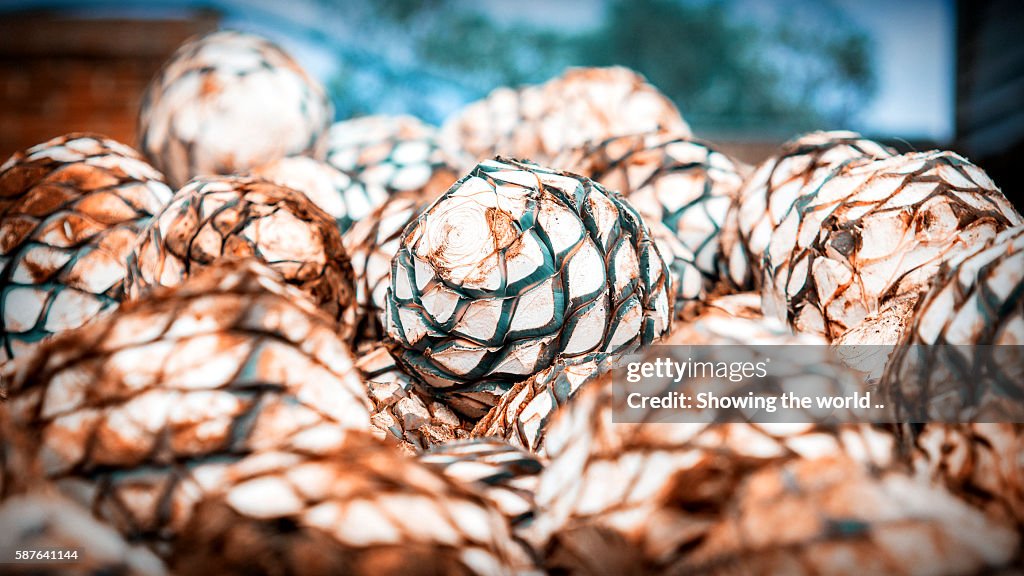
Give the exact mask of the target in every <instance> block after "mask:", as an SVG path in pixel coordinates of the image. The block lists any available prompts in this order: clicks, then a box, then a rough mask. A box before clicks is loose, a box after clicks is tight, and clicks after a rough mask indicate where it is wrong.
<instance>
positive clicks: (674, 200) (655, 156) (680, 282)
mask: <svg viewBox="0 0 1024 576" xmlns="http://www.w3.org/2000/svg"><path fill="white" fill-rule="evenodd" d="M554 165H555V166H557V167H558V168H559V169H562V170H566V171H569V172H573V173H576V174H582V175H584V176H586V177H588V178H592V179H593V180H596V181H598V182H600V183H601V184H602V185H603V186H604V187H606V188H608V189H610V190H615V191H616V192H619V193H621V194H622V195H623V196H625V197H627V198H628V199H629V202H630V203H631V204H632V205H633V206H634V207H636V209H637V211H638V212H640V215H641V216H643V217H644V220H645V221H646V222H648V223H649V224H650V225H651V226H652V228H653V227H654V223H656V222H657V223H660V224H662V225H664V227H665V228H667V229H668V230H669V231H671V233H672V234H674V235H675V237H676V239H675V240H674V241H671V240H664V241H663V242H664V243H665V244H667V245H665V246H664V247H663V246H659V247H662V248H663V249H662V253H668V254H671V255H672V257H671V258H670V259H671V260H672V261H673V265H672V269H673V272H674V273H675V274H676V275H677V278H676V280H677V282H675V284H676V306H677V307H680V308H681V307H682V306H683V305H684V304H685V303H687V302H690V301H693V300H700V299H703V297H704V295H705V291H711V290H714V289H715V288H716V287H717V286H718V285H719V284H721V283H723V281H725V280H726V279H727V277H728V271H727V270H726V267H727V264H726V261H725V255H724V254H723V253H722V249H721V243H720V242H719V239H720V235H721V232H722V230H723V228H725V225H726V222H727V221H728V219H729V217H730V214H731V209H732V207H733V206H734V204H735V202H736V198H737V197H738V195H739V190H740V187H741V186H742V184H743V176H744V173H745V171H746V168H745V167H744V166H743V165H741V164H739V163H737V162H735V161H733V160H732V159H731V158H729V157H728V156H726V155H725V154H723V153H721V152H719V151H718V150H715V149H714V148H712V147H711V146H709V145H707V144H705V143H703V142H700V141H697V140H693V139H691V138H687V137H681V136H679V135H675V134H658V133H647V134H639V135H628V136H616V137H613V138H608V139H605V140H601V141H595V142H589V143H587V144H585V145H583V146H580V147H578V148H573V149H571V150H568V151H566V152H565V153H563V154H562V155H561V156H559V158H558V159H556V160H555V162H554ZM655 235H656V236H658V234H657V233H656V234H655ZM694 269H696V273H694Z"/></svg>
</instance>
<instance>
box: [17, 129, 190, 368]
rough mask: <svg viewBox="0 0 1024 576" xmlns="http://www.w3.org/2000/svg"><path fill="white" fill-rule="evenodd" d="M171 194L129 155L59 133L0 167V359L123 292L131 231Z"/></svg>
mask: <svg viewBox="0 0 1024 576" xmlns="http://www.w3.org/2000/svg"><path fill="white" fill-rule="evenodd" d="M170 198H171V190H170V189H169V188H168V187H167V185H166V184H164V180H163V176H161V175H160V173H158V172H157V171H156V170H154V169H153V168H152V167H151V166H150V165H149V164H146V162H145V161H143V160H142V157H141V156H139V154H138V153H137V152H135V151H134V150H132V149H131V148H128V147H127V146H124V145H123V144H120V143H118V142H115V141H113V140H110V139H107V138H104V137H102V136H97V135H90V134H68V135H66V136H61V137H58V138H54V139H53V140H50V141H48V142H44V143H42V144H39V145H38V146H33V147H32V148H29V149H27V150H24V151H22V152H18V153H16V154H15V155H14V156H12V157H11V158H9V159H8V160H7V161H6V162H4V164H3V166H0V265H2V272H0V289H2V309H3V313H2V315H0V322H2V325H0V326H2V330H0V338H2V343H3V349H2V350H0V360H7V359H9V358H12V357H15V356H20V355H22V354H24V353H26V352H27V351H28V349H30V348H32V347H34V346H35V345H36V344H37V343H38V342H40V341H41V340H43V339H45V338H47V337H48V336H50V335H51V334H54V333H58V332H62V331H64V330H69V329H72V328H77V327H79V326H81V325H82V324H84V323H85V322H87V321H88V320H90V319H91V318H93V317H95V316H97V315H99V314H101V313H104V312H106V311H110V310H112V309H114V308H115V307H116V306H117V305H118V303H119V302H120V301H121V300H122V299H123V297H124V277H125V260H126V259H127V257H128V253H129V251H130V250H131V248H132V244H133V243H134V242H135V237H136V236H137V235H138V233H139V231H140V230H141V229H142V228H143V227H144V226H145V225H146V223H147V222H148V221H149V219H150V218H151V217H152V216H153V215H154V214H156V213H157V212H159V211H160V210H161V209H162V208H163V207H164V205H165V204H166V203H167V202H168V200H170Z"/></svg>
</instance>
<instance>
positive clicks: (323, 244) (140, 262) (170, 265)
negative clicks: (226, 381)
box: [127, 176, 355, 335]
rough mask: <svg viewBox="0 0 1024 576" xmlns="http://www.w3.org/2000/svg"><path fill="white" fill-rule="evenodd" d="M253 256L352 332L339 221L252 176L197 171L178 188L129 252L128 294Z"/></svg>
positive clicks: (349, 282)
mask: <svg viewBox="0 0 1024 576" xmlns="http://www.w3.org/2000/svg"><path fill="white" fill-rule="evenodd" d="M253 257H254V258H257V259H259V260H261V261H263V262H265V263H266V264H267V265H269V266H270V267H271V268H273V269H274V270H276V271H277V272H278V273H280V274H281V276H282V277H283V278H284V279H285V281H286V282H288V283H289V284H292V285H294V286H296V287H298V288H299V289H301V290H302V291H303V292H305V293H306V294H307V295H308V296H309V297H310V298H311V299H312V300H313V302H314V303H316V305H317V306H318V307H319V308H320V309H321V310H323V311H325V312H326V313H328V314H330V315H331V316H333V317H334V318H335V319H337V320H339V324H340V325H339V329H340V330H341V331H342V332H343V333H344V334H346V335H348V334H351V330H352V325H353V319H354V316H355V289H354V288H353V278H352V267H351V264H350V263H349V260H348V256H347V255H346V254H345V248H344V247H343V246H342V243H341V236H340V234H339V233H338V230H337V228H336V227H335V224H334V221H333V220H332V219H331V218H330V217H329V216H328V215H327V214H326V213H324V212H323V211H322V210H320V209H319V208H317V206H316V205H315V204H314V203H313V202H312V201H311V200H310V199H309V198H307V197H306V196H304V195H303V194H301V193H299V192H296V191H295V190H292V189H290V188H285V187H283V186H278V185H276V184H272V183H270V182H266V181H264V180H260V179H254V178H247V177H237V176H222V177H209V178H197V179H196V180H194V181H192V182H191V183H189V185H187V186H185V187H184V188H182V189H181V190H179V191H178V193H177V194H175V196H174V200H172V201H171V203H170V204H168V205H167V206H166V207H165V208H164V210H163V211H162V212H161V213H160V214H159V215H157V216H156V217H155V218H153V220H152V221H151V222H150V224H149V226H147V227H146V228H145V230H143V231H142V233H141V235H140V238H139V242H138V244H136V246H135V247H134V249H133V250H132V253H131V255H130V256H129V258H128V278H127V292H128V297H129V298H132V299H137V298H140V297H142V296H143V295H144V294H145V293H146V292H147V291H149V290H150V289H151V288H152V287H154V286H177V285H178V284H181V283H182V282H183V281H184V280H185V279H186V278H188V276H189V275H191V274H193V273H195V272H196V271H198V270H199V269H201V268H203V267H205V266H209V265H211V264H214V263H216V262H218V261H221V260H228V259H244V258H253Z"/></svg>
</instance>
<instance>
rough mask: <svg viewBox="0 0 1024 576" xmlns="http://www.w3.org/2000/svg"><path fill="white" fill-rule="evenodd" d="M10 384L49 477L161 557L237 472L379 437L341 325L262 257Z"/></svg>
mask: <svg viewBox="0 0 1024 576" xmlns="http://www.w3.org/2000/svg"><path fill="white" fill-rule="evenodd" d="M4 377H5V379H6V380H7V382H8V385H9V401H8V404H7V405H8V406H9V407H10V411H11V416H12V420H13V422H14V423H15V424H16V425H17V426H19V427H21V428H23V429H25V430H27V431H29V433H30V434H31V435H32V438H33V439H34V442H35V443H36V445H37V447H38V454H39V459H40V464H41V466H42V469H43V472H44V474H45V476H46V477H47V478H48V479H50V480H51V481H53V482H54V483H55V484H56V485H57V486H58V487H59V488H60V489H61V491H62V492H64V493H65V494H67V495H68V496H69V497H71V498H73V499H75V500H77V501H79V502H81V503H82V504H83V505H84V506H86V507H88V508H89V509H91V510H93V511H95V513H96V514H98V515H100V516H101V517H103V518H104V519H105V520H106V521H108V522H110V523H111V524H112V525H113V526H114V527H116V528H117V529H118V530H119V531H120V532H121V533H122V534H125V535H126V536H128V537H129V538H130V539H133V540H141V541H146V542H148V543H150V544H152V545H154V546H155V547H156V548H157V549H158V550H159V551H160V552H161V553H162V552H166V549H164V548H162V547H160V546H159V544H160V543H161V542H164V541H166V540H168V539H172V538H173V537H174V536H175V535H177V534H180V530H182V529H183V528H184V527H185V525H186V524H187V523H188V520H189V518H190V516H191V513H192V505H193V504H194V502H195V500H196V499H197V498H198V497H199V496H200V494H201V493H202V492H203V491H204V490H206V489H207V488H208V487H209V486H211V485H214V486H217V485H220V484H221V476H220V474H221V472H222V470H223V468H224V466H225V465H227V463H229V462H232V461H235V460H238V459H241V458H243V457H245V456H247V455H249V454H253V453H259V452H263V451H268V450H277V449H296V450H303V451H307V452H318V451H323V450H329V449H331V448H332V447H334V446H336V445H337V444H338V443H340V442H342V441H343V439H344V437H345V436H346V435H347V434H349V433H351V431H353V430H358V431H360V433H364V431H365V430H367V429H368V427H369V401H368V400H367V398H366V391H365V388H364V387H363V384H362V382H361V381H360V379H359V377H358V374H357V372H356V371H355V369H354V368H353V358H352V355H351V352H350V351H349V349H348V347H347V345H346V344H345V342H343V341H342V340H341V338H340V337H339V336H338V334H337V332H336V327H335V323H334V321H333V319H332V318H330V317H328V316H326V315H324V314H323V313H321V312H319V311H317V310H316V308H315V307H314V306H313V305H312V304H311V303H310V302H308V301H307V299H305V298H304V297H303V296H302V295H301V293H300V292H299V291H298V290H296V289H295V288H293V287H290V286H288V285H287V284H285V283H284V282H283V281H281V279H280V277H279V276H278V275H277V274H276V273H275V272H274V271H272V270H270V269H268V268H266V267H265V266H263V265H261V264H259V263H257V262H255V261H252V260H249V261H233V262H226V263H221V264H219V265H216V266H213V267H210V268H209V269H206V270H204V271H202V272H200V273H197V274H196V275H195V276H194V277H192V278H190V279H188V280H187V281H186V282H185V283H184V284H182V285H181V286H179V287H177V288H172V289H164V290H160V291H156V292H155V293H153V294H152V295H150V296H149V297H148V298H146V299H144V300H141V301H138V302H130V303H126V304H125V305H124V306H122V307H121V308H120V309H119V310H118V312H117V313H116V314H113V315H109V316H105V317H103V318H99V319H96V320H94V321H93V322H90V323H89V324H87V325H85V326H83V327H82V328H79V329H77V330H73V331H69V332H65V333H63V334H60V335H58V336H56V337H54V338H53V339H52V340H51V341H50V342H48V343H47V344H45V345H44V346H42V347H40V348H39V349H37V350H36V351H35V352H34V353H33V354H32V355H29V356H26V357H25V358H24V359H18V360H16V361H15V362H13V363H11V364H9V365H8V367H7V372H6V373H5V375H4ZM11 472H14V473H17V472H18V471H11Z"/></svg>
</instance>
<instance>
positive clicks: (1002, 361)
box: [882, 226, 1024, 422]
mask: <svg viewBox="0 0 1024 576" xmlns="http://www.w3.org/2000/svg"><path fill="white" fill-rule="evenodd" d="M902 343H903V344H904V345H903V346H898V347H896V349H895V350H894V351H893V354H892V357H891V360H890V361H889V363H888V365H887V366H886V374H885V378H883V380H882V388H883V391H884V392H885V393H886V394H887V395H888V396H889V401H890V403H891V404H893V405H894V406H896V407H897V410H898V413H899V414H901V415H903V416H905V417H906V418H909V419H910V420H909V421H911V422H927V421H932V420H941V421H955V422H1018V421H1021V420H1024V406H1022V405H1021V403H1020V400H1019V399H1020V398H1021V397H1022V396H1024V353H1022V352H1024V349H1022V348H1021V344H1024V226H1016V227H1014V228H1010V229H1007V230H1004V231H1003V232H1001V233H1000V234H998V235H997V236H996V237H995V238H993V239H991V240H990V241H989V242H988V243H986V244H984V245H982V246H980V247H978V249H976V250H974V251H973V252H970V253H966V254H960V255H958V257H956V258H954V259H952V260H951V261H949V262H947V263H946V265H945V266H944V268H943V270H942V271H941V272H940V273H939V274H938V275H937V276H936V277H935V279H934V281H933V282H932V283H931V287H930V288H929V289H928V291H927V292H926V293H925V294H924V295H923V296H922V298H921V300H920V302H919V303H918V305H917V307H916V308H915V309H914V310H913V314H912V321H911V324H910V326H909V327H908V329H907V330H906V335H905V337H904V340H903V342H902Z"/></svg>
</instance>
